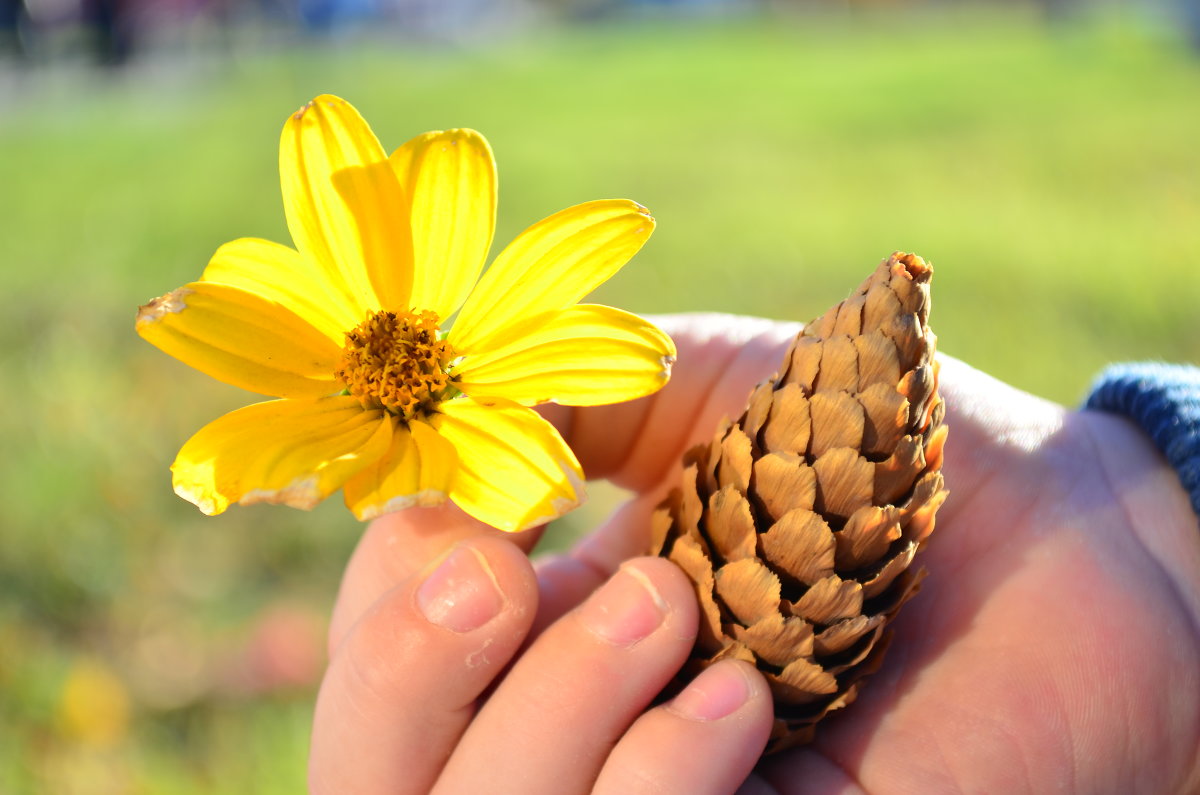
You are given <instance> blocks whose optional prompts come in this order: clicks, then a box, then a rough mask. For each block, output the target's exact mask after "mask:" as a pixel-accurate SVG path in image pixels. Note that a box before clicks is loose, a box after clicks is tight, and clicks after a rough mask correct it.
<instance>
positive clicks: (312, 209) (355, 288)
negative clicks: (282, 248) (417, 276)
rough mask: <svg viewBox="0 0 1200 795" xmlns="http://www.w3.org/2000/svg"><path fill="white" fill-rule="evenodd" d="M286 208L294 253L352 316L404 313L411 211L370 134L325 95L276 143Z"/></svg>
mask: <svg viewBox="0 0 1200 795" xmlns="http://www.w3.org/2000/svg"><path fill="white" fill-rule="evenodd" d="M279 177H280V181H281V183H282V186H283V209H284V212H285V214H286V215H287V223H288V229H290V230H291V233H292V240H293V241H294V242H295V243H296V248H298V249H299V250H300V253H301V254H304V255H306V256H308V257H310V258H312V260H313V261H314V262H316V263H317V265H318V266H319V267H320V268H321V269H322V271H323V272H324V273H325V275H326V277H327V279H328V281H329V283H330V285H332V286H333V287H334V289H336V290H337V291H338V293H339V295H338V301H339V302H340V303H345V304H346V305H348V306H351V307H354V308H355V309H356V310H357V315H358V317H359V319H360V320H361V319H362V317H363V315H364V314H365V313H366V312H368V311H373V310H377V309H400V310H407V309H409V305H408V298H409V294H410V293H411V291H412V241H411V239H410V238H409V232H408V224H407V223H406V222H405V220H406V219H407V218H408V204H407V202H406V200H405V198H404V192H403V190H402V189H401V187H400V182H399V181H398V180H397V179H396V175H395V174H394V173H393V172H392V167H391V165H390V164H389V163H388V159H387V155H386V154H385V153H384V151H383V147H381V146H380V145H379V140H378V139H377V138H376V137H375V134H374V133H373V132H371V128H370V127H368V126H367V123H366V122H365V121H363V118H362V116H360V115H358V111H356V110H355V109H354V107H353V106H352V105H351V104H350V103H349V102H346V100H344V99H341V98H339V97H334V96H330V95H329V94H324V95H322V96H319V97H317V98H316V99H314V100H313V101H312V102H310V103H308V104H307V105H305V106H304V107H303V108H301V109H300V110H298V111H296V112H295V113H294V114H292V116H291V117H290V118H289V119H288V120H287V123H286V124H285V125H284V128H283V136H282V138H281V140H280V144H279Z"/></svg>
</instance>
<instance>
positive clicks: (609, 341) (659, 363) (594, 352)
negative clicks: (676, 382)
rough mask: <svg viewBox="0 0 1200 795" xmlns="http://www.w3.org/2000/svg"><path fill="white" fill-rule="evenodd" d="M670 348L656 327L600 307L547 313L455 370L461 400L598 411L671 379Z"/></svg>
mask: <svg viewBox="0 0 1200 795" xmlns="http://www.w3.org/2000/svg"><path fill="white" fill-rule="evenodd" d="M674 361H675V345H674V343H673V342H671V338H670V337H668V336H667V335H666V334H664V333H663V332H662V331H661V330H660V329H659V328H658V327H657V326H655V325H654V324H653V323H650V322H648V321H646V320H643V319H642V318H640V317H638V316H637V315H633V314H630V313H629V312H622V311H621V310H620V309H613V308H611V307H607V306H599V305H596V304H579V305H577V306H573V307H570V308H568V309H564V310H563V311H561V312H554V313H551V315H550V317H549V318H548V319H547V320H546V321H545V322H544V323H542V324H541V325H539V326H537V327H536V328H535V329H533V330H532V331H530V332H529V333H527V334H524V335H523V336H520V337H518V338H517V339H514V340H513V341H512V342H511V343H509V344H508V345H506V346H504V347H502V348H497V349H495V350H488V351H485V352H483V353H481V354H473V355H471V354H469V355H467V357H466V358H465V359H464V360H463V362H462V364H461V366H460V367H459V369H458V370H457V371H456V375H457V376H458V380H457V382H456V385H457V386H458V388H459V389H461V390H462V391H463V392H466V393H467V394H468V395H487V396H489V397H503V398H508V399H509V400H513V401H516V402H517V403H521V404H523V405H526V406H530V405H535V404H538V403H548V402H551V401H553V402H555V403H561V404H564V405H567V406H599V405H602V404H605V403H619V402H621V401H623V400H633V399H634V398H639V397H642V396H644V395H649V394H650V393H652V392H656V391H657V390H658V389H660V388H661V387H662V386H663V385H664V384H665V383H667V378H669V377H670V374H671V365H672V364H673V363H674Z"/></svg>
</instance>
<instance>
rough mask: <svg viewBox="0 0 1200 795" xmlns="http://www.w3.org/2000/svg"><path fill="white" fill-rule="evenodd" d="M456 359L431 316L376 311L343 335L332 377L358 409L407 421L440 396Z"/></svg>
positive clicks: (420, 313) (446, 386)
mask: <svg viewBox="0 0 1200 795" xmlns="http://www.w3.org/2000/svg"><path fill="white" fill-rule="evenodd" d="M456 356H457V354H455V352H454V349H453V348H452V347H450V344H449V343H448V342H446V341H445V340H441V339H438V316H437V315H436V314H434V313H433V312H428V311H419V312H418V311H412V312H390V311H378V312H373V313H371V314H370V315H369V316H368V317H367V319H366V320H364V321H363V322H362V323H359V324H358V325H357V326H355V327H354V328H353V329H352V330H350V331H347V332H346V345H345V347H343V348H342V360H341V362H340V364H339V366H338V369H337V370H336V371H335V373H334V374H335V375H336V376H337V377H338V378H340V379H341V380H342V382H343V383H344V384H345V385H346V389H347V390H348V391H349V392H350V394H351V395H353V396H354V397H356V398H358V399H359V400H360V401H362V404H363V406H365V407H367V408H373V409H376V408H384V409H387V410H388V411H390V412H392V413H393V414H396V415H397V416H400V417H403V418H404V419H406V420H411V419H412V418H413V417H415V416H417V414H418V413H420V412H422V411H423V410H425V409H427V408H428V407H430V406H432V405H433V404H435V403H437V402H438V401H439V400H441V399H442V398H443V396H444V393H445V392H446V390H447V388H448V387H449V386H450V376H449V375H448V374H447V372H446V371H447V370H448V369H449V366H450V364H451V362H453V361H454V359H455V358H456Z"/></svg>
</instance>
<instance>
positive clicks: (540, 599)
mask: <svg viewBox="0 0 1200 795" xmlns="http://www.w3.org/2000/svg"><path fill="white" fill-rule="evenodd" d="M657 320H658V322H660V323H661V325H662V326H663V327H664V328H665V329H666V330H667V331H668V332H670V333H671V334H672V336H673V337H674V338H675V340H676V342H677V344H678V346H679V360H678V363H677V365H676V370H675V375H674V378H673V379H672V381H671V383H670V384H669V385H668V386H667V387H666V388H665V389H664V390H662V391H661V392H660V393H658V394H657V395H655V396H652V397H650V398H646V399H643V400H639V401H634V402H632V403H628V404H623V405H618V406H608V407H600V408H588V409H562V408H558V407H554V408H552V409H551V410H549V411H547V412H546V415H547V416H548V417H549V418H550V419H551V420H552V421H553V422H555V423H556V424H557V425H558V426H559V428H560V429H561V430H562V431H563V433H564V435H565V437H566V438H567V440H568V441H569V442H570V443H571V445H572V447H573V448H574V449H575V451H576V453H577V454H578V456H579V458H580V461H581V462H582V464H583V466H584V469H585V471H586V472H587V474H588V476H589V477H592V478H609V479H611V480H613V481H614V482H616V483H617V484H619V485H621V486H623V487H626V488H628V489H631V490H632V491H634V492H635V494H636V496H635V497H634V498H633V499H632V500H631V501H630V502H628V503H627V504H625V505H624V506H622V507H621V508H620V509H619V510H618V511H617V512H616V513H615V514H614V515H613V517H612V518H611V519H610V520H609V521H608V522H606V523H605V524H604V525H603V526H601V527H599V528H597V529H596V530H595V531H594V532H593V533H591V534H590V535H588V536H587V537H585V538H584V539H583V540H582V541H581V542H580V543H579V544H578V545H577V546H576V547H575V548H574V549H573V550H572V551H571V552H570V553H568V554H566V555H562V556H556V557H552V558H546V559H541V560H538V561H534V562H532V563H531V562H530V561H529V559H528V558H527V557H526V554H525V553H526V552H527V551H528V550H529V549H530V548H531V547H532V545H533V544H534V543H535V541H536V540H537V537H538V535H539V534H538V532H536V531H531V532H527V533H522V534H519V535H504V534H501V533H499V532H497V531H494V530H490V529H489V528H486V527H484V526H483V525H481V524H479V523H478V522H476V521H474V520H472V519H470V518H468V517H466V516H465V515H464V514H462V513H461V512H460V511H458V510H457V509H454V508H453V507H452V506H446V507H441V508H424V509H411V510H408V511H404V512H401V513H397V514H391V515H389V516H386V517H384V518H382V519H379V520H377V521H376V522H374V523H373V524H372V525H371V526H370V527H369V528H368V530H367V532H366V534H365V535H364V537H363V539H362V541H361V543H360V544H359V547H358V549H357V551H356V552H355V554H354V556H353V558H352V560H351V561H350V564H349V567H348V569H347V571H346V575H345V578H344V580H343V582H342V587H341V591H340V593H339V595H338V598H337V603H336V606H335V608H334V612H333V618H332V624H331V628H330V639H329V651H330V665H329V669H328V671H327V672H326V674H325V678H324V681H323V683H322V686H321V692H320V696H319V697H318V700H317V707H316V716H315V720H314V727H313V737H312V754H311V760H310V769H309V777H310V786H311V788H312V790H313V791H314V792H317V793H333V792H355V793H364V794H367V795H369V794H370V793H424V792H435V793H460V792H461V793H478V792H486V793H514V795H516V794H517V793H520V795H538V794H540V793H548V794H549V793H555V794H556V795H557V794H559V793H586V792H595V793H604V794H607V793H612V794H613V795H617V794H618V793H619V794H620V795H628V794H629V793H697V794H700V795H702V794H703V793H713V794H714V795H716V794H717V793H734V792H737V793H747V794H749V793H755V794H757V793H783V794H787V795H790V794H792V793H813V794H814V795H835V794H836V795H843V794H849V793H861V792H867V793H881V794H882V793H942V792H986V793H1045V792H1075V793H1131V792H1139V793H1141V792H1146V793H1151V792H1152V793H1193V792H1200V662H1198V661H1200V525H1198V522H1197V518H1196V516H1195V514H1194V513H1193V511H1192V508H1191V506H1190V504H1189V503H1188V500H1187V497H1186V495H1185V493H1184V491H1183V489H1182V487H1181V486H1180V484H1179V481H1178V479H1177V478H1176V476H1175V473H1174V472H1173V471H1172V470H1171V469H1170V468H1169V466H1168V465H1167V464H1166V463H1165V462H1164V461H1163V459H1162V457H1161V456H1160V455H1159V454H1158V453H1157V451H1156V450H1155V449H1154V448H1153V446H1152V445H1151V443H1150V441H1149V440H1148V439H1147V438H1146V437H1145V436H1144V435H1143V434H1142V433H1141V432H1140V431H1139V430H1138V429H1136V428H1135V427H1134V426H1133V425H1131V424H1129V423H1128V422H1126V421H1125V420H1123V419H1120V418H1118V417H1115V416H1111V415H1106V414H1102V413H1098V412H1075V411H1068V410H1066V409H1064V408H1062V407H1060V406H1057V405H1055V404H1052V403H1049V402H1046V401H1043V400H1041V399H1039V398H1035V397H1033V396H1031V395H1028V394H1025V393H1023V392H1020V391H1017V390H1015V389H1013V388H1011V387H1008V386H1006V385H1004V384H1002V383H1000V382H998V381H996V380H994V379H992V378H991V377H989V376H987V375H985V374H983V373H981V372H979V371H977V370H974V369H972V368H970V367H968V366H967V365H965V364H963V363H961V362H958V361H956V360H954V359H952V358H949V357H943V358H942V360H941V362H942V369H941V389H942V393H943V395H944V396H945V398H946V401H947V405H948V413H947V423H948V424H949V425H950V428H951V431H950V439H949V442H948V444H947V447H946V459H945V465H944V471H945V475H946V482H947V486H948V487H949V489H950V492H951V496H950V498H949V500H948V501H947V502H946V504H945V506H944V507H943V509H942V511H941V512H940V513H939V515H938V522H937V530H936V532H935V533H934V535H933V537H932V538H931V540H930V542H929V544H928V546H927V548H926V549H925V550H924V551H923V552H922V553H921V555H920V556H918V558H917V563H916V565H923V566H924V567H925V568H927V569H928V571H929V576H928V578H927V579H926V580H925V584H924V586H923V587H922V590H921V592H920V593H919V594H918V595H917V597H916V598H914V599H913V600H912V601H911V602H910V603H909V604H907V605H906V606H905V608H904V609H903V610H902V611H901V614H900V617H899V618H898V619H897V621H896V623H895V625H894V626H895V639H894V642H893V644H892V647H891V650H890V652H889V654H888V656H887V659H886V661H885V664H884V666H883V668H882V669H881V671H880V672H879V673H878V674H876V675H875V676H874V677H873V678H872V679H871V680H870V681H869V682H868V684H867V686H866V688H865V690H864V692H863V695H862V696H861V697H860V698H859V700H858V702H857V703H855V704H854V705H852V706H851V707H850V708H848V709H846V710H845V711H844V712H843V713H841V714H835V715H834V716H832V717H830V718H829V719H827V721H826V722H824V723H823V724H822V725H821V728H820V731H819V733H818V738H817V740H816V742H815V743H814V744H813V745H811V746H808V747H804V748H800V749H795V750H791V751H787V752H784V753H781V754H779V755H776V756H773V757H769V758H768V759H767V760H765V761H763V762H759V761H758V758H759V754H760V753H761V751H762V749H763V747H764V745H765V743H766V740H767V735H768V733H769V731H770V722H771V701H770V696H769V693H768V691H767V687H766V684H765V682H764V680H763V679H762V678H761V677H760V676H759V675H758V674H757V672H756V671H754V669H753V668H751V667H750V666H747V665H745V664H744V663H740V662H734V661H728V662H724V663H721V664H719V665H717V666H714V667H713V668H711V669H709V671H708V672H706V673H705V674H704V675H702V676H701V677H700V678H698V679H697V680H695V681H693V682H692V684H690V685H689V686H688V687H687V688H686V689H685V690H684V691H683V693H682V694H680V695H679V696H677V697H676V699H674V700H673V701H671V702H668V703H666V704H661V705H658V706H653V701H654V697H655V695H656V694H657V693H658V692H659V690H660V689H661V687H662V686H663V685H664V684H665V683H666V682H668V681H669V680H670V679H671V678H672V677H673V676H674V675H675V673H676V671H677V670H678V669H679V667H680V665H681V664H682V662H683V660H684V659H685V658H686V656H687V653H688V651H689V649H690V647H691V643H692V638H693V637H694V634H695V631H696V622H697V612H696V603H695V598H694V596H693V595H692V591H691V588H690V586H689V584H688V582H687V580H686V579H685V577H684V576H683V574H682V573H681V572H680V571H679V570H678V569H676V568H675V567H674V566H673V565H672V564H671V563H669V562H667V561H665V560H661V559H657V558H646V557H639V555H641V554H642V552H643V550H644V549H645V547H646V544H647V541H646V539H647V533H648V521H649V516H650V513H651V511H652V510H653V508H654V506H655V505H656V504H657V503H658V502H659V500H660V499H661V497H662V495H663V494H664V493H665V492H666V491H667V490H668V489H669V488H671V486H672V485H673V484H674V483H675V481H676V479H677V478H678V460H679V456H680V454H681V453H682V452H683V450H684V449H685V448H686V447H688V446H689V445H690V444H692V443H693V442H695V441H698V440H702V439H706V438H707V437H708V436H709V435H710V434H711V433H712V431H713V430H714V429H715V427H716V424H717V422H718V421H719V419H720V418H721V417H722V415H730V416H736V415H737V414H738V413H739V412H740V410H741V408H742V404H743V402H744V400H745V398H746V396H747V394H748V391H749V389H750V387H752V386H753V385H754V384H755V383H756V382H758V381H760V380H762V379H764V378H766V377H767V376H769V375H770V374H771V373H772V372H773V371H774V369H775V368H776V367H777V366H778V363H779V360H780V358H781V356H782V354H783V352H784V350H785V349H786V347H787V344H788V341H789V340H790V338H791V336H792V334H794V333H795V331H796V330H797V327H796V326H794V325H785V324H775V323H770V322H767V321H759V320H752V319H748V318H734V317H728V316H682V317H671V318H659V319H657ZM447 556H448V557H447ZM439 563H440V564H441V566H442V567H441V568H438V569H437V573H435V574H431V571H432V570H434V569H435V568H437V564H439Z"/></svg>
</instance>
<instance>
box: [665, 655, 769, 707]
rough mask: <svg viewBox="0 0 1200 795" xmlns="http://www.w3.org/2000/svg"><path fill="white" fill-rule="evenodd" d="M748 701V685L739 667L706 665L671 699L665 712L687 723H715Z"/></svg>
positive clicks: (744, 673)
mask: <svg viewBox="0 0 1200 795" xmlns="http://www.w3.org/2000/svg"><path fill="white" fill-rule="evenodd" d="M749 697H750V683H749V682H747V681H746V672H745V671H743V670H742V666H740V665H731V664H729V663H725V664H721V663H717V664H716V665H710V666H709V667H708V668H705V669H704V671H703V672H701V674H700V675H699V676H697V677H696V678H695V679H693V680H692V683H691V684H689V685H688V686H687V687H685V688H684V689H683V692H682V693H680V694H679V695H677V696H675V698H674V699H673V700H672V701H671V704H670V706H669V709H670V710H671V711H672V712H674V713H675V714H677V715H680V716H682V717H684V718H687V719H689V720H698V721H708V720H719V719H720V718H723V717H725V716H726V715H729V714H731V713H734V712H736V711H737V710H738V708H739V707H741V706H742V704H745V703H746V699H748V698H749Z"/></svg>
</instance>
